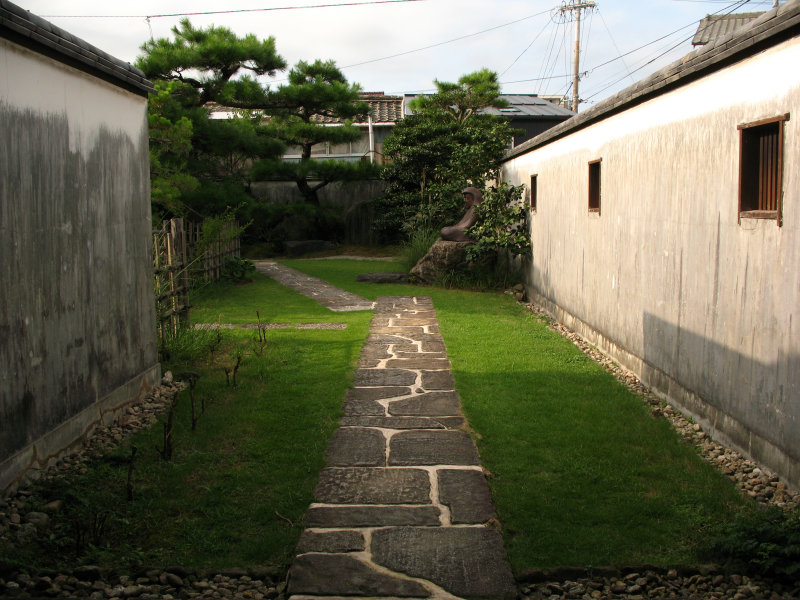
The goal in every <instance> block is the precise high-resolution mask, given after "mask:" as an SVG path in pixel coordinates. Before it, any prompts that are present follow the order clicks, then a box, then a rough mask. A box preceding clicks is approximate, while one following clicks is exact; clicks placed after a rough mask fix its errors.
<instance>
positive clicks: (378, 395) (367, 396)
mask: <svg viewBox="0 0 800 600" xmlns="http://www.w3.org/2000/svg"><path fill="white" fill-rule="evenodd" d="M410 393H411V388H410V387H402V386H386V387H371V388H350V389H349V390H347V396H346V397H347V399H348V400H383V399H384V398H396V397H398V396H408V395H409V394H410Z"/></svg>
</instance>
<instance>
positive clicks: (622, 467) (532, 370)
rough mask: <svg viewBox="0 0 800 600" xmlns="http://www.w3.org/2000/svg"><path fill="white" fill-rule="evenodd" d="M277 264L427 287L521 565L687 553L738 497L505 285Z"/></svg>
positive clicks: (390, 291) (376, 289)
mask: <svg viewBox="0 0 800 600" xmlns="http://www.w3.org/2000/svg"><path fill="white" fill-rule="evenodd" d="M285 264H287V265H289V266H292V267H294V268H297V269H299V270H302V271H304V272H306V273H308V274H310V275H314V276H317V277H321V278H323V279H326V280H327V281H330V282H331V283H334V284H335V285H337V286H339V287H342V288H344V289H347V290H349V291H352V292H354V293H357V294H360V295H362V296H365V297H367V298H370V299H375V298H376V297H377V296H381V295H425V296H431V297H432V298H433V302H434V306H435V308H436V311H437V316H438V319H439V323H440V326H441V331H442V335H443V337H444V339H445V343H446V345H447V349H448V354H449V358H450V361H451V363H452V370H453V375H454V377H455V381H456V387H457V389H458V392H459V394H460V396H461V399H462V403H463V407H464V411H465V413H466V416H467V418H468V419H469V422H470V425H471V427H472V429H473V430H474V432H475V436H476V441H477V444H478V448H479V450H480V453H481V458H482V461H483V464H484V466H485V467H486V468H487V469H488V470H489V471H490V472H491V476H490V480H489V483H490V486H491V488H492V492H493V496H494V501H495V506H496V508H497V511H498V515H499V519H500V521H501V523H502V525H503V535H504V538H505V542H506V548H507V551H508V553H509V558H510V560H511V563H512V565H513V567H514V569H515V571H516V572H521V571H524V570H526V569H530V568H548V567H554V566H559V565H580V566H600V565H620V566H621V565H639V564H645V563H646V564H655V565H660V566H676V565H684V564H692V563H695V562H697V561H698V560H699V556H698V549H699V546H700V545H701V543H702V542H703V541H704V540H705V537H706V536H707V535H708V534H709V533H710V532H711V531H712V530H714V529H715V528H717V527H718V526H719V525H720V524H722V523H724V522H726V521H727V520H729V519H730V518H731V517H732V516H733V514H734V513H735V512H736V511H737V509H739V508H741V507H742V506H744V505H745V504H747V502H746V501H745V500H744V499H743V498H742V496H741V495H740V493H739V492H738V491H737V490H736V489H735V488H734V487H733V485H732V484H731V483H730V482H729V481H728V480H727V479H726V478H725V477H724V476H722V475H721V474H720V473H719V472H718V471H716V470H715V469H714V468H713V467H711V466H710V465H708V464H707V463H706V462H705V461H704V460H703V459H701V458H700V457H699V456H698V454H697V453H696V451H695V449H694V448H692V447H690V446H688V445H687V444H685V443H683V442H682V441H680V439H679V438H678V436H677V434H676V432H675V431H674V430H673V429H672V427H671V426H670V425H669V424H668V423H667V422H666V421H665V420H663V419H655V418H653V417H652V416H651V415H650V412H649V411H648V410H647V409H646V407H645V405H644V403H643V401H642V400H641V399H640V398H639V397H637V396H636V395H634V394H632V393H631V392H630V391H629V390H628V389H627V388H626V387H625V386H624V385H622V384H621V383H619V382H618V381H617V380H616V379H615V378H614V377H612V376H611V375H610V374H608V373H607V372H606V371H605V370H604V369H602V368H601V367H600V366H599V365H597V364H596V363H594V362H593V361H591V360H590V359H589V358H587V357H586V356H585V355H584V354H583V353H582V352H581V351H580V350H579V349H578V348H576V347H575V346H574V345H573V344H572V343H570V342H569V341H568V340H565V339H564V338H562V337H561V336H559V335H558V334H557V333H555V332H554V331H552V330H551V329H549V328H548V327H547V325H546V323H545V322H543V321H542V320H539V319H537V318H536V317H534V316H533V315H531V314H530V312H529V311H527V310H526V309H525V308H524V307H522V306H519V305H518V304H517V303H516V302H514V301H513V300H512V298H511V297H510V296H508V295H504V294H501V293H496V292H492V293H476V292H465V291H455V290H445V289H440V288H435V287H424V286H410V285H380V284H368V283H360V282H356V281H355V277H356V275H357V274H358V273H363V272H369V271H390V270H398V265H397V264H396V263H386V262H383V263H378V262H375V263H358V264H355V263H354V262H353V261H344V260H343V261H313V260H305V261H300V260H296V261H285Z"/></svg>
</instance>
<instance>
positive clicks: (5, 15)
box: [0, 0, 153, 95]
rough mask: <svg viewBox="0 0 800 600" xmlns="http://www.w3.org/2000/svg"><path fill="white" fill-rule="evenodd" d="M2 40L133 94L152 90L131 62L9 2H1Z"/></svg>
mask: <svg viewBox="0 0 800 600" xmlns="http://www.w3.org/2000/svg"><path fill="white" fill-rule="evenodd" d="M0 38H6V39H8V40H11V41H13V42H14V43H16V44H19V45H21V46H25V47H27V48H31V49H33V50H36V51H38V52H40V53H42V54H46V55H48V56H50V57H52V58H54V59H56V60H59V61H61V62H63V63H65V64H68V65H70V66H73V67H75V68H77V69H80V70H82V71H85V72H87V73H91V74H92V75H95V76H97V77H100V78H102V79H105V80H106V81H110V82H111V83H114V84H116V85H118V86H120V87H124V88H126V89H128V90H130V91H132V92H135V93H138V94H141V95H144V94H147V93H148V92H152V91H153V84H152V83H151V82H150V81H148V80H147V78H146V77H145V76H144V73H142V72H141V71H140V70H139V69H137V68H136V67H134V66H132V65H131V64H130V63H126V62H123V61H121V60H119V59H118V58H114V57H113V56H111V55H110V54H106V53H105V52H103V51H102V50H100V49H98V48H96V47H94V46H92V45H91V44H89V43H88V42H85V41H83V40H82V39H80V38H78V37H75V36H74V35H72V34H70V33H68V32H67V31H64V30H63V29H61V28H60V27H56V26H55V25H53V24H52V23H50V22H49V21H45V20H44V19H42V18H41V17H37V16H36V15H34V14H33V13H31V12H30V11H27V10H25V9H23V8H20V7H19V6H17V5H16V4H12V3H11V2H9V1H8V0H0Z"/></svg>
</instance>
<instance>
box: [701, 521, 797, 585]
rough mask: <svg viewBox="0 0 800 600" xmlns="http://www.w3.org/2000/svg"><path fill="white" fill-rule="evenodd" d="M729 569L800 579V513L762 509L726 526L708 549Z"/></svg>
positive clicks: (708, 551) (713, 558) (710, 542)
mask: <svg viewBox="0 0 800 600" xmlns="http://www.w3.org/2000/svg"><path fill="white" fill-rule="evenodd" d="M706 553H707V555H708V558H710V559H711V560H714V561H717V562H720V563H722V564H723V565H724V566H725V567H726V568H727V569H730V570H732V571H736V572H739V573H743V574H746V575H751V576H762V577H774V578H789V579H794V580H797V579H798V578H800V510H798V509H797V508H795V509H794V510H792V511H788V512H787V511H784V510H782V509H780V508H776V507H770V508H759V509H758V510H755V511H748V512H745V513H741V514H740V515H739V516H738V517H737V518H735V519H734V520H732V521H730V522H728V523H727V524H725V525H724V526H723V527H722V529H721V530H720V532H719V534H718V535H716V536H715V537H713V538H712V539H711V540H710V541H709V543H708V547H707V550H706Z"/></svg>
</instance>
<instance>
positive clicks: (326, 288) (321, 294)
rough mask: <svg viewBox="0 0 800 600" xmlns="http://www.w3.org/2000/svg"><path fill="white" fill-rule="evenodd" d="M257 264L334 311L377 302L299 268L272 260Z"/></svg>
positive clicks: (274, 276) (261, 269) (260, 261)
mask: <svg viewBox="0 0 800 600" xmlns="http://www.w3.org/2000/svg"><path fill="white" fill-rule="evenodd" d="M255 265H256V269H257V270H258V272H259V273H263V274H264V275H268V276H269V277H272V279H274V280H275V281H277V282H278V283H281V284H283V285H285V286H286V287H290V288H292V289H293V290H296V291H298V292H300V293H301V294H303V295H304V296H308V297H309V298H313V299H314V300H316V301H317V302H319V303H320V304H322V305H323V306H327V307H328V308H330V309H331V310H333V311H337V312H347V311H355V310H372V307H373V305H374V304H375V303H374V302H371V301H370V300H367V299H365V298H362V297H361V296H357V295H356V294H351V293H350V292H347V291H345V290H342V289H339V288H337V287H336V286H333V285H331V284H330V283H328V282H327V281H322V280H321V279H318V278H316V277H311V276H310V275H306V274H305V273H301V272H300V271H298V270H297V269H292V268H291V267H287V266H285V265H281V264H278V263H276V262H274V261H271V260H259V261H255Z"/></svg>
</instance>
